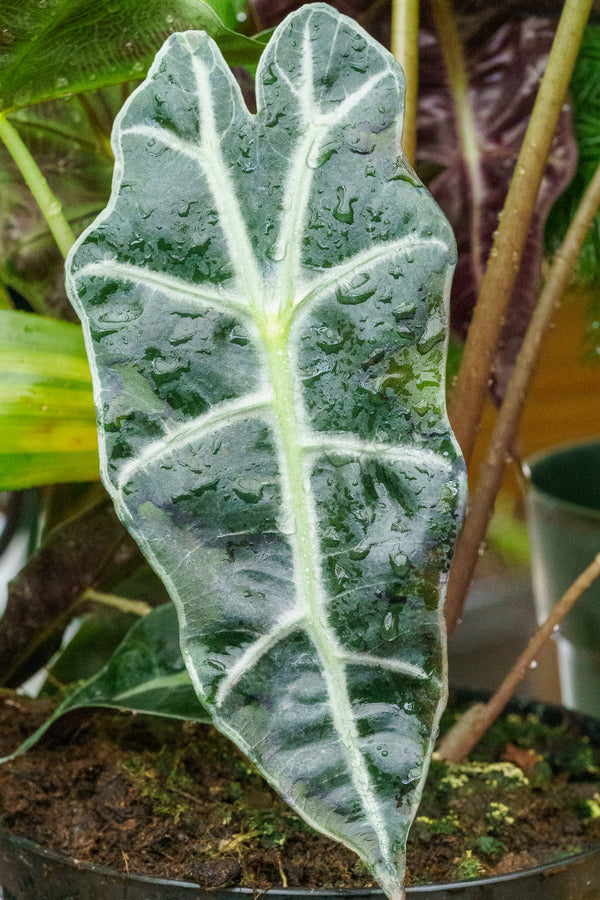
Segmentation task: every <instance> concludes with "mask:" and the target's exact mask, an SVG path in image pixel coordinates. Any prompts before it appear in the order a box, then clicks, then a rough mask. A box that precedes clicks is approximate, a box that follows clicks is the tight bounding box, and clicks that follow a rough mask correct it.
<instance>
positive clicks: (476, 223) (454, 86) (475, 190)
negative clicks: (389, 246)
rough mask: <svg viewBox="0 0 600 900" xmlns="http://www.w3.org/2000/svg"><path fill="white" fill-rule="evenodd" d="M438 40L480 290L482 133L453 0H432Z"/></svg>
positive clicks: (473, 261)
mask: <svg viewBox="0 0 600 900" xmlns="http://www.w3.org/2000/svg"><path fill="white" fill-rule="evenodd" d="M430 2H431V12H432V14H433V20H434V22H435V27H436V31H437V37H438V42H439V45H440V49H441V51H442V56H443V58H444V65H445V66H446V72H447V73H448V84H449V87H450V94H451V96H452V101H453V103H454V110H455V115H456V129H457V132H458V139H459V141H460V146H461V151H462V156H463V159H464V161H465V166H466V169H467V178H468V181H469V185H470V189H471V198H472V203H471V209H472V213H471V229H470V231H471V235H470V237H471V248H472V253H471V258H472V266H473V277H474V279H475V285H476V288H477V291H479V288H480V287H481V281H482V279H483V271H484V265H483V260H482V258H481V253H480V251H479V245H480V242H481V207H482V204H483V198H484V185H483V180H482V177H481V167H480V157H481V149H480V146H479V136H478V133H477V126H476V122H475V114H474V112H473V107H472V105H471V98H470V97H469V79H468V75H467V66H466V62H465V55H464V52H463V47H462V43H461V40H460V36H459V33H458V28H457V27H456V22H455V19H454V15H453V13H452V6H451V3H450V0H430Z"/></svg>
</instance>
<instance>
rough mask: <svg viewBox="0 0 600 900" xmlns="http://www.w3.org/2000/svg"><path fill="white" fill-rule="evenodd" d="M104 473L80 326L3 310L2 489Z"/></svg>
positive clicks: (0, 335) (0, 345) (0, 363)
mask: <svg viewBox="0 0 600 900" xmlns="http://www.w3.org/2000/svg"><path fill="white" fill-rule="evenodd" d="M98 474H99V470H98V438H97V433H96V418H95V411H94V401H93V398H92V382H91V375H90V367H89V363H88V361H87V357H86V353H85V346H84V342H83V335H82V333H81V328H80V327H79V326H78V325H72V324H70V323H68V322H59V321H57V320H55V319H46V318H43V317H42V316H36V315H32V314H30V313H24V312H15V311H13V310H0V490H13V489H20V488H26V487H33V486H35V485H41V484H49V483H52V482H57V481H58V482H68V481H88V480H94V479H96V478H98Z"/></svg>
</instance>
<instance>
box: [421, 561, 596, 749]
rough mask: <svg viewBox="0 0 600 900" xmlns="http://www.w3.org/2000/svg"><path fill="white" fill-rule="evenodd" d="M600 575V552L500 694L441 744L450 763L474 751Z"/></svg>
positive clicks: (481, 705) (542, 628)
mask: <svg viewBox="0 0 600 900" xmlns="http://www.w3.org/2000/svg"><path fill="white" fill-rule="evenodd" d="M598 575H600V553H599V554H598V555H597V556H596V557H595V559H594V561H593V562H592V563H590V565H589V566H588V567H587V568H586V569H584V571H583V572H582V573H581V575H580V576H579V577H578V578H577V579H576V580H575V581H574V582H573V584H572V585H571V587H570V588H569V589H568V590H567V591H566V592H565V593H564V594H563V596H562V598H561V599H560V600H559V602H558V603H557V604H556V605H555V606H553V607H552V610H551V611H550V615H549V616H548V618H547V619H546V620H545V622H544V623H543V624H542V625H541V626H540V627H539V629H538V630H537V632H536V633H535V634H534V636H533V637H532V638H531V640H530V641H529V644H528V645H527V648H526V649H525V650H524V652H523V653H522V654H521V655H520V656H519V658H518V660H517V662H516V663H515V665H514V666H513V668H512V669H511V670H510V672H509V673H508V675H507V676H506V678H505V679H504V681H503V682H502V684H501V685H500V687H499V688H498V690H497V691H496V693H495V694H494V695H493V696H492V697H491V699H490V700H489V701H488V702H487V703H478V704H476V705H475V706H473V707H472V708H471V709H470V710H468V711H467V712H466V713H465V715H464V716H462V718H461V719H460V720H459V721H458V722H457V723H456V725H455V726H454V728H452V729H451V730H450V731H449V732H448V734H447V735H446V736H445V737H444V740H443V741H442V743H441V744H440V747H439V753H440V756H441V757H442V758H443V759H446V760H448V762H459V761H460V760H461V759H464V758H465V756H468V754H469V753H470V752H471V750H472V749H473V747H474V746H475V744H476V743H477V742H478V740H479V739H480V738H481V737H482V735H483V734H485V732H486V731H487V729H488V728H489V727H490V725H491V724H492V722H494V721H495V719H496V718H497V717H498V716H499V715H500V713H501V712H502V710H503V709H504V707H505V706H506V704H507V703H508V701H509V700H510V698H511V697H512V695H513V693H514V690H515V688H516V686H517V684H518V683H519V682H520V681H521V679H522V678H523V677H524V676H525V674H526V673H527V671H528V670H529V668H530V667H531V664H532V663H533V662H534V661H535V660H536V658H537V656H538V654H539V652H540V650H541V649H542V647H543V646H544V644H545V643H546V641H547V640H548V638H550V637H551V636H552V635H553V634H554V632H555V631H556V630H557V628H558V626H559V624H560V622H561V621H562V619H563V618H564V617H565V616H566V614H567V613H568V612H569V610H570V609H571V608H572V607H573V604H574V603H575V601H576V600H578V599H579V597H580V596H581V594H583V592H584V591H585V590H587V588H589V586H590V585H591V584H592V582H593V581H594V580H595V579H596V578H597V577H598Z"/></svg>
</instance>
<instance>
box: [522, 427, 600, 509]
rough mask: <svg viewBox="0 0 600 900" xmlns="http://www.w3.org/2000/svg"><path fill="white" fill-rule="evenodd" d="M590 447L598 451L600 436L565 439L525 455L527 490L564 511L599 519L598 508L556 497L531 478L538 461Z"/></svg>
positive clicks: (599, 448) (524, 466) (542, 461)
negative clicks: (575, 439) (574, 439)
mask: <svg viewBox="0 0 600 900" xmlns="http://www.w3.org/2000/svg"><path fill="white" fill-rule="evenodd" d="M592 448H597V449H598V451H600V438H593V437H589V438H585V439H584V440H578V441H567V442H565V443H562V444H555V445H553V446H552V447H546V448H545V449H544V450H538V451H537V452H536V453H531V454H529V455H528V456H526V457H525V459H524V460H523V471H524V473H525V477H526V479H527V490H528V492H530V493H532V494H536V495H537V496H539V497H541V498H542V499H543V500H546V501H548V502H550V503H552V505H553V506H558V507H560V508H561V509H563V510H565V511H566V512H571V513H572V514H573V515H576V516H580V517H581V518H584V519H594V520H596V521H597V520H600V510H598V509H593V508H592V507H591V506H583V505H582V504H580V503H576V502H575V501H573V500H564V499H563V498H562V497H557V496H556V494H554V493H552V492H551V491H549V490H547V489H546V488H543V487H540V486H539V485H537V484H535V482H534V480H533V471H532V469H533V467H534V466H536V465H538V464H539V463H544V462H545V461H546V460H548V459H550V458H551V457H560V456H562V455H563V454H568V453H571V452H572V451H574V450H575V451H576V450H586V449H592Z"/></svg>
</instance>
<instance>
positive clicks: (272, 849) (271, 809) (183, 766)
mask: <svg viewBox="0 0 600 900" xmlns="http://www.w3.org/2000/svg"><path fill="white" fill-rule="evenodd" d="M49 711H50V706H49V704H47V703H45V702H39V701H37V702H35V703H29V702H27V701H25V700H24V699H22V698H19V697H16V696H15V695H10V694H6V695H0V755H2V754H5V753H8V752H10V751H12V750H13V749H14V748H15V747H16V746H17V745H18V744H19V743H20V742H21V741H22V740H23V738H24V737H25V736H26V735H27V734H29V733H30V732H31V731H32V730H34V729H35V728H36V727H37V726H38V725H39V724H41V722H42V721H43V720H44V719H45V718H46V716H47V715H48V713H49ZM478 756H479V759H480V762H479V763H476V764H475V765H474V767H471V768H470V769H468V768H466V767H462V766H459V767H455V766H452V767H449V766H447V765H446V764H445V763H442V762H441V761H439V760H437V761H434V764H433V766H432V770H431V775H430V779H429V790H428V793H427V796H426V798H425V799H424V801H423V804H422V807H421V810H420V813H419V817H418V818H417V821H416V823H415V826H414V828H413V837H412V839H411V841H410V846H409V872H410V882H411V883H413V884H414V883H427V882H432V881H450V880H453V879H457V878H466V877H474V876H476V875H478V874H481V875H483V874H494V873H498V872H504V871H507V870H509V869H511V868H512V869H514V868H523V867H526V866H528V865H532V864H535V863H538V862H545V861H548V860H554V859H558V858H560V857H562V856H565V855H572V854H573V853H575V852H578V851H579V850H582V849H586V848H587V847H589V846H592V845H593V844H594V843H597V842H599V841H600V770H599V768H598V766H599V763H600V754H599V753H598V751H597V750H594V749H593V748H592V746H591V745H590V743H589V741H587V739H585V738H584V739H582V738H581V737H579V736H575V737H574V738H567V737H566V735H565V732H564V729H563V727H562V726H560V725H558V726H552V727H551V726H547V725H545V726H540V725H539V723H538V722H537V721H533V720H532V717H527V716H512V717H509V718H508V719H507V720H506V721H504V722H503V723H501V724H500V725H499V727H498V729H497V732H496V735H495V736H492V737H491V738H486V740H485V742H484V743H483V744H482V745H480V748H479V753H478ZM493 759H495V760H496V763H491V760H493ZM559 764H561V765H564V766H565V770H564V771H562V772H558V767H559ZM460 785H462V793H460V794H458V793H457V792H456V790H455V788H456V787H457V786H460ZM0 821H1V822H2V823H3V824H4V826H5V827H7V828H9V829H10V830H12V831H13V832H15V833H17V834H20V835H22V836H24V837H27V838H30V839H31V840H34V841H36V842H38V843H40V844H43V845H45V846H47V847H52V848H53V849H55V850H58V851H61V852H63V853H65V854H67V855H69V856H73V857H76V858H77V859H79V860H83V861H90V862H95V863H101V864H104V865H108V866H112V867H115V868H118V869H121V870H126V871H130V872H136V873H139V874H149V875H155V876H161V877H172V878H180V879H183V880H188V881H190V880H191V881H196V882H199V883H200V884H201V885H202V886H204V887H217V886H225V885H253V886H256V887H258V888H266V887H269V886H276V885H279V886H284V887H285V886H288V887H294V886H297V887H337V888H340V887H360V886H371V885H373V881H372V880H371V879H370V877H369V875H368V872H367V871H366V869H365V867H364V865H363V864H362V863H361V862H360V861H359V860H358V858H357V857H356V856H355V855H354V854H353V853H352V852H351V851H349V850H346V849H345V848H343V847H341V846H340V845H338V844H335V843H334V842H332V841H330V840H328V839H326V838H323V837H321V836H319V835H317V834H316V833H315V832H313V831H312V830H311V829H310V828H309V827H308V826H306V825H304V824H303V822H302V821H301V820H300V819H299V818H298V817H297V816H296V815H295V814H294V813H293V812H292V811H291V810H290V809H289V808H288V807H287V806H286V805H285V804H284V803H283V801H282V800H281V799H280V798H279V797H278V796H277V795H276V794H275V793H274V792H273V791H272V790H271V789H270V788H269V787H268V786H267V785H266V784H265V783H264V782H263V780H262V779H261V777H260V776H259V775H258V774H257V773H256V772H255V771H254V769H253V768H252V766H251V765H250V764H249V763H248V762H247V761H246V760H245V759H244V758H243V757H242V756H241V755H240V754H239V753H238V752H237V751H236V750H235V749H233V748H232V745H231V744H230V743H229V742H228V741H227V740H226V739H225V738H223V737H222V736H220V735H219V734H218V733H216V732H215V731H214V730H213V729H212V728H210V727H209V726H199V725H190V724H188V723H181V722H169V721H167V720H159V719H153V718H151V717H145V716H131V715H120V714H118V713H111V712H108V711H94V712H91V711H85V712H77V713H71V714H70V715H69V716H66V717H64V718H63V719H62V720H59V722H58V723H57V724H56V725H55V726H54V727H53V729H52V730H51V732H50V733H49V734H48V735H47V736H46V738H45V739H44V740H43V741H42V742H41V744H39V745H38V746H37V747H35V748H34V749H32V750H30V751H29V752H28V753H26V754H25V755H23V756H21V757H19V758H17V759H16V760H14V761H13V762H10V763H7V764H5V765H4V766H2V767H0Z"/></svg>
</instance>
